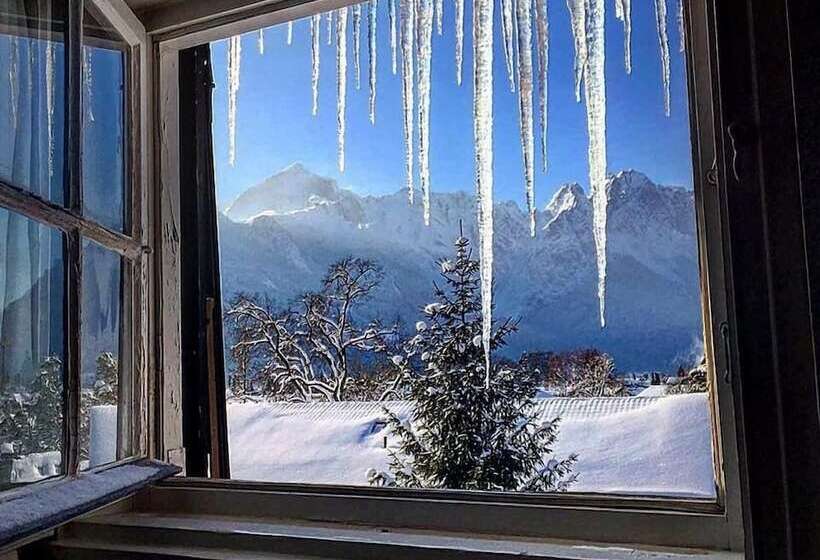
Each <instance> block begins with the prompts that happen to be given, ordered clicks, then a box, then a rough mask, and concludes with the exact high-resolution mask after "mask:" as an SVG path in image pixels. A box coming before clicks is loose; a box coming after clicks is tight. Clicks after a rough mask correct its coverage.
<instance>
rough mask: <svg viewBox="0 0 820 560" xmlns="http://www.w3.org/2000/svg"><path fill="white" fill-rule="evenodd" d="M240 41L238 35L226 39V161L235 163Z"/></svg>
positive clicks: (231, 163)
mask: <svg viewBox="0 0 820 560" xmlns="http://www.w3.org/2000/svg"><path fill="white" fill-rule="evenodd" d="M241 50H242V42H241V39H240V37H239V35H234V36H233V37H231V38H230V39H228V163H229V164H230V166H231V167H233V165H234V163H236V94H237V93H238V92H239V63H240V60H241Z"/></svg>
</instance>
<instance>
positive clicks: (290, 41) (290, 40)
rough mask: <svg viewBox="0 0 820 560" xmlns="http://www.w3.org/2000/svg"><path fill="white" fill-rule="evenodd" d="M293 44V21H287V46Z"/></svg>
mask: <svg viewBox="0 0 820 560" xmlns="http://www.w3.org/2000/svg"><path fill="white" fill-rule="evenodd" d="M292 44H293V22H292V21H289V22H288V46H291V45H292Z"/></svg>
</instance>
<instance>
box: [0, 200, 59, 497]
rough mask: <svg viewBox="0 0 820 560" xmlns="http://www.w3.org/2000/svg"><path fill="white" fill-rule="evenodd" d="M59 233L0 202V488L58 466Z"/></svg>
mask: <svg viewBox="0 0 820 560" xmlns="http://www.w3.org/2000/svg"><path fill="white" fill-rule="evenodd" d="M63 269H64V267H63V236H62V234H60V233H59V232H57V231H55V230H51V229H49V228H47V227H45V226H42V225H39V224H37V223H36V222H33V221H31V220H29V219H28V218H25V217H23V216H21V215H19V214H16V213H14V212H9V211H7V210H3V209H0V489H4V488H8V487H9V486H13V485H15V484H21V483H26V482H34V481H37V480H40V479H43V478H46V477H50V476H55V475H58V474H60V473H61V472H62V467H61V464H62V462H61V449H62V439H63V299H64V287H63V286H64V284H63V272H64V270H63Z"/></svg>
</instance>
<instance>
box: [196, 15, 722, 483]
mask: <svg viewBox="0 0 820 560" xmlns="http://www.w3.org/2000/svg"><path fill="white" fill-rule="evenodd" d="M436 4H438V3H436V2H434V1H432V0H420V1H419V2H418V6H419V10H420V12H419V16H418V19H417V20H416V21H417V22H418V23H419V25H418V26H416V27H415V29H404V30H403V32H402V29H401V24H402V21H404V22H405V23H406V20H402V18H399V22H398V23H399V30H398V31H399V32H398V35H399V38H403V39H405V41H404V43H405V49H404V53H402V52H401V48H400V49H399V50H400V52H398V56H397V69H396V71H394V70H393V68H392V66H393V65H392V61H393V50H392V48H391V42H390V37H391V33H390V28H391V25H390V24H391V22H390V17H389V9H390V6H389V3H388V2H378V3H376V2H372V3H367V4H360V5H358V6H350V7H348V8H340V9H337V10H334V11H332V12H325V13H322V14H318V15H317V16H314V17H311V18H306V19H301V20H296V21H294V22H292V25H291V24H288V23H284V24H282V25H277V26H274V27H271V28H269V29H264V30H262V31H255V32H253V33H248V34H245V35H243V36H241V37H233V38H230V39H228V40H224V41H218V42H215V43H213V44H212V45H211V53H212V59H213V65H212V67H213V76H214V79H213V81H214V82H215V84H216V86H215V89H214V96H213V148H214V157H215V172H216V185H217V197H218V205H219V216H218V225H219V246H220V260H221V276H222V286H223V289H222V294H223V298H224V301H223V309H224V310H225V323H224V332H225V337H226V341H225V348H226V352H225V355H226V363H225V370H226V372H227V375H228V376H229V379H228V387H229V394H228V410H227V420H228V430H229V439H230V445H229V448H230V452H231V458H230V459H231V474H232V476H233V477H235V478H240V479H241V478H246V479H258V480H271V481H281V482H295V483H317V484H318V483H326V484H361V485H368V484H387V485H395V486H399V487H413V486H423V487H434V488H453V489H481V490H505V491H521V492H530V491H535V492H543V491H562V490H568V491H571V492H597V493H626V494H633V495H653V496H677V497H683V496H685V497H699V498H707V499H711V498H714V497H715V481H714V468H713V460H712V458H713V454H712V449H711V442H712V437H711V436H712V422H711V418H710V407H709V395H708V392H707V385H708V384H707V383H706V377H707V369H706V364H705V363H704V361H703V360H704V351H703V325H702V319H701V317H702V312H703V309H702V307H701V299H700V298H701V294H700V282H699V266H698V240H697V231H696V227H695V226H696V221H695V202H694V200H695V196H694V191H693V189H694V184H693V177H692V160H691V154H692V150H691V143H690V131H689V113H688V100H687V91H686V67H685V61H686V55H685V54H684V53H682V52H680V50H679V46H680V37H679V30H678V28H677V25H676V23H677V21H676V16H677V12H676V10H669V12H668V13H667V14H666V16H667V17H666V19H664V17H663V13H662V12H661V13H660V14H657V15H658V18H657V19H656V13H655V6H656V5H657V6H658V9H659V10H663V9H664V7H665V5H666V3H664V2H661V3H655V4H653V3H652V2H648V3H640V5H638V3H633V4H635V9H634V10H633V11H632V15H631V17H632V23H633V24H634V25H633V27H632V30H633V31H632V35H631V46H632V59H631V67H632V71H631V73H628V72H627V69H626V68H625V67H624V66H625V64H624V41H623V39H624V37H623V35H622V33H623V25H622V24H621V22H619V21H617V19H616V18H615V17H614V16H612V12H610V13H609V16H611V17H609V18H608V19H607V21H606V22H605V23H604V22H603V21H599V20H598V17H599V16H600V14H601V13H602V12H601V11H600V10H591V11H589V13H587V14H584V12H583V10H581V13H580V17H581V18H587V21H583V20H582V21H581V22H580V25H579V22H578V21H577V20H575V22H574V25H573V21H572V20H571V18H570V11H569V10H566V9H565V8H564V7H563V4H562V3H557V4H553V3H550V5H552V6H553V7H556V9H555V10H552V9H551V11H550V16H549V17H550V21H549V68H548V69H547V68H546V66H547V65H546V64H543V63H544V62H545V60H544V59H543V58H544V57H543V56H539V52H540V53H541V54H542V55H543V54H546V53H544V52H543V51H539V48H541V47H544V42H543V41H540V42H539V41H538V40H537V38H538V36H539V33H541V32H542V30H543V28H542V27H541V26H543V25H544V24H545V21H543V19H541V20H540V21H539V18H543V14H540V15H539V14H534V13H530V14H528V13H527V8H529V7H531V3H529V2H519V3H518V8H519V9H518V10H517V15H518V18H519V21H518V25H517V26H512V28H510V27H507V31H509V33H508V34H507V37H506V38H507V39H512V38H516V39H517V41H516V43H515V44H512V43H508V47H509V48H508V49H506V50H507V51H508V53H509V54H510V60H509V63H510V65H509V72H508V65H507V62H508V61H507V60H505V49H504V43H505V33H504V26H502V25H500V24H499V20H500V17H496V22H495V28H494V29H493V30H487V29H485V30H484V31H491V32H492V33H494V48H493V49H479V53H481V54H482V55H483V56H487V55H489V54H492V55H493V56H494V61H493V64H492V65H485V67H484V73H489V72H490V71H494V79H493V88H492V90H490V89H489V88H488V89H485V90H484V92H483V93H482V94H481V95H482V96H483V98H482V99H480V100H482V101H488V99H487V98H488V97H490V96H492V101H493V107H492V130H493V137H492V141H490V138H488V137H487V134H486V129H485V130H484V132H482V131H481V130H479V131H478V133H477V134H479V135H480V136H483V137H481V138H479V139H478V140H479V141H478V142H474V130H475V128H474V125H475V123H474V94H475V92H474V90H475V88H474V80H475V75H474V65H473V62H474V61H473V53H474V46H473V44H472V38H473V37H474V36H475V30H474V29H473V25H475V22H478V24H479V25H484V24H483V23H482V21H483V20H482V19H481V18H478V19H476V18H473V14H472V13H471V10H472V7H473V3H470V2H467V3H465V4H466V5H465V12H466V13H464V14H463V21H464V33H463V37H462V38H463V39H464V43H463V47H464V50H463V59H462V62H463V67H462V68H461V69H459V67H458V62H457V61H458V60H459V56H458V53H457V52H456V50H455V49H456V47H457V46H458V45H459V37H457V35H458V34H457V33H456V29H457V28H456V26H455V25H454V22H455V20H456V9H457V3H453V2H444V3H443V5H444V10H443V14H441V15H442V16H443V18H442V19H443V29H442V35H441V36H439V34H438V31H437V27H438V25H437V23H436V21H435V20H437V19H438V18H432V19H431V13H430V10H435V6H436ZM534 4H535V6H536V8H537V9H540V8H541V7H544V6H545V5H546V4H547V2H535V3H534ZM558 4H560V5H558ZM570 4H572V6H576V7H577V5H580V3H579V2H575V1H573V2H570ZM669 4H670V6H672V5H674V6H675V7H677V6H678V3H677V2H675V3H669ZM374 9H375V11H372V10H374ZM534 11H535V10H534ZM578 15H579V14H576V16H578ZM658 21H660V24H659V25H658ZM374 23H375V27H374ZM507 23H510V22H509V21H508V22H507ZM537 23H540V25H536V24H537ZM573 28H574V31H575V33H576V34H578V35H579V37H578V39H579V41H578V42H577V43H576V41H575V37H573ZM604 28H606V33H605V36H606V44H605V45H603V44H601V43H600V41H603V36H602V35H601V34H602V32H603V29H604ZM584 30H586V31H584ZM371 31H372V32H374V34H373V33H371ZM582 32H585V33H589V34H590V37H588V38H587V39H589V41H590V44H592V42H593V41H594V45H593V46H596V47H600V48H594V49H590V52H589V53H587V54H588V60H582V59H581V58H580V56H579V58H576V56H575V49H576V46H578V45H580V46H581V47H583V46H585V45H587V40H586V39H585V38H584V37H583V36H582V35H581V33H582ZM371 38H372V39H373V40H372V41H371ZM541 38H542V39H543V38H544V37H543V36H541ZM415 40H419V41H423V42H424V43H428V42H429V44H431V45H432V47H431V48H428V45H427V44H424V45H422V46H419V45H412V44H411V45H410V48H407V46H408V45H407V43H408V42H409V43H412V42H413V41H415ZM398 43H399V47H401V44H402V41H401V40H399V41H398ZM417 47H418V48H417ZM516 47H517V48H516ZM431 50H432V54H431ZM582 54H583V53H582ZM528 56H529V57H530V60H529V61H527V60H526V58H527V57H528ZM603 58H605V59H606V61H605V63H604V60H603ZM539 59H541V60H540V62H541V63H542V64H540V66H539ZM374 61H375V66H374V65H372V62H374ZM528 62H531V64H528ZM345 64H346V65H347V66H346V67H345V66H344V65H345ZM428 64H430V65H432V66H431V67H428ZM584 68H587V70H586V71H585V76H584V77H585V78H586V79H588V80H589V83H585V82H583V81H581V82H580V83H578V82H576V78H577V77H581V76H576V74H575V70H576V69H577V70H583V69H584ZM459 70H460V71H461V77H462V80H463V81H462V83H461V84H459V83H458V81H457V79H458V76H459ZM604 70H605V72H604ZM541 71H543V72H546V73H547V74H548V79H547V76H546V75H544V74H541V75H539V73H540V72H541ZM371 72H372V73H371ZM530 72H532V79H529V78H530V76H529V73H530ZM601 73H604V75H605V79H604V80H603V81H601V80H600V74H601ZM428 74H429V76H428ZM405 77H408V78H409V79H407V80H406V81H405V80H404V79H403V78H405ZM341 78H345V79H341ZM428 78H429V79H428ZM510 80H513V83H514V88H513V89H512V91H511V87H510ZM544 84H546V86H547V88H548V92H547V91H543V94H544V100H546V99H548V101H549V102H548V104H546V105H545V103H546V101H542V96H541V90H542V85H544ZM411 86H412V87H411ZM576 87H578V90H576ZM405 88H406V89H407V91H403V89H405ZM411 89H412V91H410V90H411ZM604 90H605V91H606V99H604V98H603V96H602V94H603V92H604ZM576 91H577V92H578V94H579V95H578V98H580V99H578V98H576ZM410 93H413V95H414V99H415V101H413V102H411V103H406V104H405V100H408V99H409V94H410ZM547 93H548V95H547ZM428 95H429V106H428V105H427V96H428ZM587 97H589V99H587ZM579 101H580V102H579ZM604 108H605V109H606V111H605V113H606V114H605V118H604V115H603V114H602V113H603V111H602V109H604ZM542 109H543V110H546V113H545V115H544V116H545V117H546V118H545V119H544V120H543V121H542V119H541V115H540V113H541V111H542ZM604 120H605V121H606V127H604V126H603V124H604V122H603V121H604ZM543 123H546V124H548V127H547V128H546V129H545V128H542V127H543V126H544V124H543ZM406 127H407V128H406ZM522 137H523V141H522ZM596 139H597V141H596ZM547 140H548V141H547ZM428 141H429V145H427V142H428ZM598 141H601V142H598ZM477 145H478V148H477ZM488 147H489V148H492V149H493V150H494V151H493V153H492V163H493V168H492V169H491V170H490V172H491V173H493V178H494V185H493V192H492V194H493V198H492V199H490V197H488V196H484V197H483V199H482V201H483V202H485V203H486V202H487V201H488V200H494V207H493V216H494V224H493V227H492V229H490V228H489V227H486V226H485V227H479V225H478V224H477V214H478V212H477V211H476V210H477V206H478V205H479V203H480V202H482V201H479V200H476V196H475V187H474V184H475V175H476V152H477V149H481V150H486V149H487V148H488ZM543 150H546V158H545V157H544V154H543ZM590 153H591V154H592V156H590ZM485 155H486V154H485ZM604 155H605V157H603V156H604ZM481 161H482V162H483V161H487V159H482V160H481ZM547 163H548V165H547ZM602 163H603V164H605V165H603V166H602V165H601V164H602ZM408 169H409V170H410V173H409V177H408ZM408 182H409V184H410V186H411V187H413V190H409V189H408ZM530 185H532V186H533V189H534V190H533V191H532V192H530V191H529V189H528V186H530ZM423 187H429V190H428V189H425V188H423ZM426 192H429V193H431V194H430V197H429V206H428V208H427V210H428V212H425V194H426ZM410 193H412V195H413V197H414V202H413V203H412V204H411V203H410V202H409V200H408V199H409V198H410V196H409V194H410ZM530 194H531V195H532V196H528V195H530ZM602 198H604V199H605V201H602ZM602 202H605V203H606V204H602ZM602 206H606V208H607V213H606V217H607V218H608V219H607V221H606V231H605V233H606V234H607V237H608V243H607V244H606V250H605V251H599V250H598V248H599V247H601V244H602V235H601V233H602V231H601V228H600V227H598V228H593V226H594V225H598V226H600V221H599V220H600V219H601V218H602V217H603V216H602V214H601V209H602ZM425 214H428V216H425ZM425 217H429V225H428V224H426V223H425V221H426V220H425ZM532 220H534V226H535V227H534V231H533V229H532V228H533V222H532ZM489 233H492V234H493V241H492V243H491V244H490V243H489V242H488V243H487V244H486V245H487V246H488V248H491V249H492V252H493V255H492V257H493V258H488V257H490V255H489V254H487V253H486V252H484V251H482V250H481V249H480V248H481V245H482V243H481V238H482V236H483V237H484V239H485V240H486V239H488V234H489ZM196 241H197V240H184V242H185V243H188V242H191V243H195V242H196ZM482 253H484V254H482ZM599 255H600V256H601V257H603V256H606V258H607V261H608V264H607V266H606V267H603V266H601V259H599ZM599 269H600V270H605V271H606V291H605V294H604V296H605V297H603V298H601V297H600V296H599V293H600V292H599ZM490 273H492V277H493V282H492V283H491V284H490V283H488V284H489V285H488V286H487V287H486V288H484V289H482V287H481V281H480V278H481V277H482V276H484V275H485V274H487V275H489V274H490ZM485 277H486V276H485ZM482 292H484V293H482ZM490 294H491V295H492V298H490V297H487V296H489V295H490ZM602 301H603V302H604V303H605V304H606V309H605V317H606V319H607V320H606V325H605V326H602V324H601V312H600V307H599V306H600V304H601V302H602ZM491 306H492V307H491ZM482 308H486V309H490V308H491V309H492V311H493V313H492V315H493V318H494V324H493V325H492V330H493V331H494V332H496V333H497V334H496V335H495V336H496V338H494V339H491V341H490V343H489V344H487V342H486V341H485V338H484V334H485V329H484V327H485V325H484V322H485V320H484V317H483V316H482ZM506 320H509V321H511V322H510V323H505V321H506ZM504 325H506V326H504ZM487 326H490V325H487ZM485 345H487V346H490V350H491V352H490V356H489V363H490V369H489V372H488V371H486V368H487V365H486V364H487V361H486V360H485V351H484V350H485ZM488 381H489V383H488ZM487 385H489V387H488V386H487ZM385 407H386V408H387V410H388V411H389V412H387V411H385ZM556 419H558V420H559V421H558V422H557V423H554V422H553V421H554V420H556Z"/></svg>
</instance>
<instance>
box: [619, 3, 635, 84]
mask: <svg viewBox="0 0 820 560" xmlns="http://www.w3.org/2000/svg"><path fill="white" fill-rule="evenodd" d="M615 17H616V18H618V20H619V21H621V22H622V23H623V24H624V68H625V69H626V73H627V74H631V73H632V0H615Z"/></svg>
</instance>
